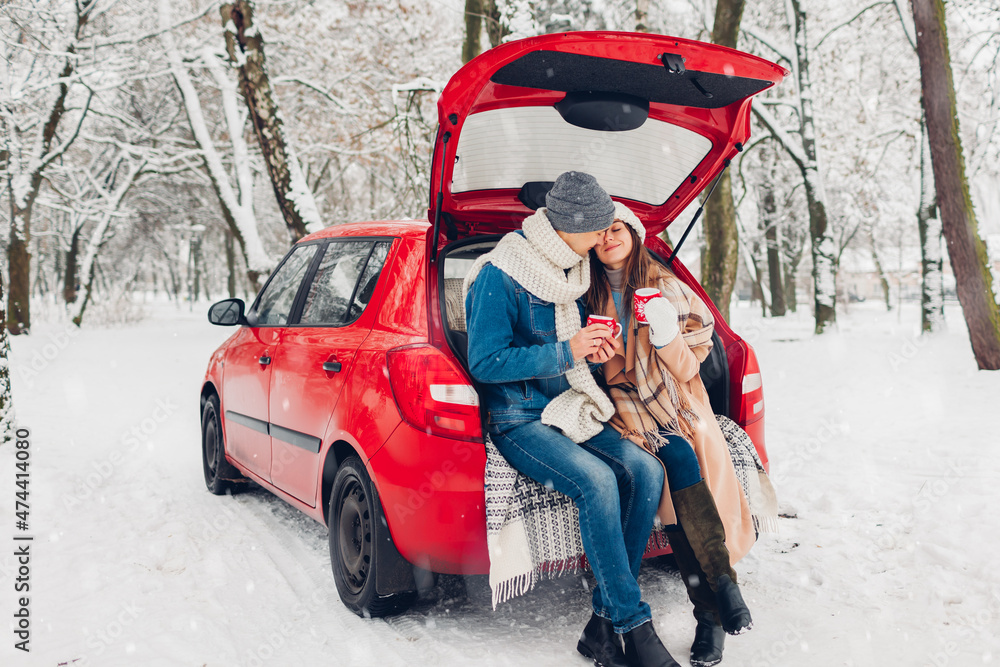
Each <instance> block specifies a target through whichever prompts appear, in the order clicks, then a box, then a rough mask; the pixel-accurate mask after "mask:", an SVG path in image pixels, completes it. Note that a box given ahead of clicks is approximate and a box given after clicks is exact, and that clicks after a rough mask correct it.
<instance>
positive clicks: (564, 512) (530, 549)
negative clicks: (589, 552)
mask: <svg viewBox="0 0 1000 667" xmlns="http://www.w3.org/2000/svg"><path fill="white" fill-rule="evenodd" d="M718 419H719V424H720V426H722V432H723V433H725V434H726V440H727V442H728V443H729V448H730V453H731V455H732V457H733V463H734V464H735V466H736V476H737V477H738V478H739V480H740V482H741V484H742V485H743V490H744V492H745V493H746V495H747V498H748V499H749V500H750V509H751V511H752V512H753V517H754V525H755V526H756V527H757V530H758V532H762V531H767V530H770V531H774V530H776V528H777V500H776V498H775V495H774V488H773V487H772V486H771V483H770V481H769V480H768V479H767V475H766V474H765V473H764V470H763V466H761V465H760V459H759V458H758V457H757V453H756V450H755V449H754V447H753V442H752V441H751V440H750V437H749V436H748V435H747V434H746V432H744V431H743V429H741V428H740V427H739V426H738V425H737V424H736V423H735V422H733V421H731V420H729V419H727V418H726V417H718ZM727 422H728V423H727ZM747 443H749V450H748V445H747ZM485 482H486V484H485V485H486V543H487V547H488V548H489V554H490V588H491V589H492V591H493V608H494V609H496V606H497V605H498V604H500V603H501V602H505V601H507V600H509V599H511V598H513V597H515V596H518V595H524V594H525V593H527V592H528V591H530V590H531V589H532V588H534V586H535V584H537V583H538V582H539V581H541V580H542V579H553V578H555V577H559V576H562V575H566V574H575V573H579V572H582V571H583V570H585V569H587V568H588V567H589V565H588V563H587V556H586V554H585V553H584V550H583V541H582V540H581V539H580V521H579V512H578V510H577V509H576V505H574V504H573V501H572V500H570V498H569V496H566V495H564V494H562V493H560V492H558V491H554V490H552V489H548V488H546V487H545V486H543V485H541V484H539V483H538V482H536V481H534V480H533V479H531V478H530V477H527V476H525V475H522V474H521V473H519V472H518V471H517V470H515V469H514V468H513V467H512V466H511V465H510V464H509V463H507V459H505V458H504V457H503V455H501V454H500V451H499V450H498V449H497V448H496V446H495V445H494V444H493V441H492V440H490V437H489V436H488V435H487V436H486V474H485ZM668 545H669V542H668V541H667V536H666V534H665V533H664V532H663V530H662V529H661V528H660V527H659V526H656V527H654V528H653V530H652V532H651V533H650V536H649V543H648V544H647V545H646V552H647V553H648V552H650V551H658V550H661V549H664V548H666V547H667V546H668Z"/></svg>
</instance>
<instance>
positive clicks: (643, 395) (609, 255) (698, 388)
mask: <svg viewBox="0 0 1000 667" xmlns="http://www.w3.org/2000/svg"><path fill="white" fill-rule="evenodd" d="M645 234H646V230H645V228H644V227H643V226H642V223H641V222H640V221H639V219H638V218H637V217H636V216H635V214H634V213H632V211H630V210H629V209H628V207H626V206H625V205H623V204H621V203H619V202H616V203H615V216H614V223H613V224H612V226H611V228H610V229H609V230H608V231H607V232H606V233H605V237H604V239H603V242H602V243H600V244H598V245H597V246H595V248H594V249H593V250H592V251H591V253H592V260H591V263H590V266H591V285H590V288H589V290H588V293H587V303H588V307H589V308H590V310H591V312H594V313H600V314H603V315H608V316H611V317H614V318H616V319H617V320H618V321H619V322H621V323H622V331H623V335H624V337H625V340H624V343H625V344H624V345H622V346H620V347H619V348H618V349H617V350H616V353H615V356H614V357H612V358H611V359H610V360H608V361H607V362H605V363H604V366H603V371H604V377H605V380H606V381H607V385H608V388H609V394H610V396H611V400H612V402H613V403H614V405H615V416H614V417H613V418H612V420H611V422H610V423H611V425H612V426H613V427H614V428H615V429H617V430H618V431H619V432H620V433H622V434H623V436H626V437H628V438H629V439H631V440H632V441H633V442H635V443H637V444H639V445H642V446H643V447H645V448H646V449H647V450H649V451H650V452H652V453H654V454H655V455H656V456H657V457H658V458H659V459H660V461H661V462H662V463H663V465H664V468H665V469H666V478H667V480H666V483H665V485H664V491H663V496H662V498H661V502H660V507H659V511H658V516H659V518H660V521H661V522H662V523H663V525H664V526H668V528H667V534H668V537H669V539H670V544H671V547H672V548H673V551H674V554H675V556H676V559H677V565H678V568H679V569H680V571H681V576H682V578H683V580H684V583H685V585H686V586H687V589H688V596H689V597H690V598H691V601H692V602H693V603H694V615H695V618H696V619H697V621H698V625H697V629H696V630H695V641H694V643H693V645H692V647H691V664H692V665H715V664H717V663H718V662H720V661H721V660H722V649H723V642H724V639H725V633H729V634H740V633H742V632H746V631H747V630H749V629H750V628H751V627H752V621H751V618H750V612H749V610H748V609H747V607H746V604H745V603H744V602H743V598H742V595H741V594H740V591H739V587H738V586H737V584H736V572H735V571H734V570H733V569H732V566H731V564H732V563H733V562H736V561H737V560H739V559H740V558H742V557H743V556H744V555H745V554H746V553H747V551H749V549H750V547H751V546H752V545H753V542H754V540H755V539H756V534H755V531H754V526H753V519H752V516H751V512H750V506H749V504H748V502H747V499H746V496H745V495H744V493H743V490H742V487H741V486H740V483H739V481H738V480H737V478H736V473H735V470H734V468H733V464H732V461H731V460H730V458H729V449H728V446H727V444H726V440H725V436H723V434H722V431H721V430H720V428H719V425H718V423H717V422H716V420H715V416H714V414H713V412H712V406H711V404H710V402H709V398H708V393H707V392H706V391H705V386H704V384H703V383H702V381H701V377H700V376H699V374H698V372H699V370H700V365H701V362H702V361H704V360H705V358H706V357H707V356H708V353H709V352H710V351H711V349H712V331H713V318H712V313H711V311H710V310H709V309H708V308H707V307H706V306H705V304H704V302H702V300H701V299H700V298H699V297H698V296H697V295H696V294H695V293H694V292H693V291H692V290H691V289H690V288H689V287H688V286H687V285H685V284H684V283H683V282H681V281H680V280H678V279H677V277H676V276H674V275H673V274H672V273H670V271H668V270H667V269H666V268H664V267H663V266H662V265H661V264H659V263H658V262H656V261H655V260H654V259H653V258H652V257H651V256H650V255H649V253H648V252H647V251H646V249H645V247H644V246H643V241H644V239H645ZM642 287H655V288H658V289H659V290H660V293H661V295H662V297H656V298H654V299H652V300H650V301H649V302H647V304H646V307H645V314H646V319H647V321H648V323H649V325H648V326H645V325H641V324H639V323H638V322H636V321H635V317H634V316H633V314H632V302H633V294H634V292H635V290H636V289H639V288H642ZM672 524H677V525H676V526H674V525H672ZM705 584H707V586H706V585H705Z"/></svg>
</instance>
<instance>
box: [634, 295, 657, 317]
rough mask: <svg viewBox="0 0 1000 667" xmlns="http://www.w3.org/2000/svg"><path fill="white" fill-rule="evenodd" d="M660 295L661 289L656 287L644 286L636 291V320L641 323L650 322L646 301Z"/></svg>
mask: <svg viewBox="0 0 1000 667" xmlns="http://www.w3.org/2000/svg"><path fill="white" fill-rule="evenodd" d="M658 296H660V290H658V289H656V288H655V287H643V288H642V289H637V290H636V291H635V299H634V306H635V307H634V310H635V321H636V322H638V323H639V324H649V322H647V321H646V302H647V301H649V300H650V299H655V298H656V297H658Z"/></svg>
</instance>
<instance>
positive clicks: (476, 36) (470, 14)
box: [462, 0, 483, 63]
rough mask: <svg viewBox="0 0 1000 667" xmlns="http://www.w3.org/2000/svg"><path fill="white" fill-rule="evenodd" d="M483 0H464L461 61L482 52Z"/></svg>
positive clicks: (464, 61) (467, 60) (468, 59)
mask: <svg viewBox="0 0 1000 667" xmlns="http://www.w3.org/2000/svg"><path fill="white" fill-rule="evenodd" d="M482 34H483V0H465V41H464V42H462V62H463V63H467V62H469V61H470V60H472V59H473V58H475V57H476V56H478V55H479V54H480V53H482V52H483V47H482V44H481V43H480V40H481V38H482Z"/></svg>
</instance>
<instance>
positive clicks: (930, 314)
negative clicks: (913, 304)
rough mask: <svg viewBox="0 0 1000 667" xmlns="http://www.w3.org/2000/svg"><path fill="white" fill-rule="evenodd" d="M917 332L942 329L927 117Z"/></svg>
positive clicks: (922, 141) (938, 238)
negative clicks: (918, 328)
mask: <svg viewBox="0 0 1000 667" xmlns="http://www.w3.org/2000/svg"><path fill="white" fill-rule="evenodd" d="M917 229H918V231H919V232H920V277H921V281H920V282H921V287H920V330H921V331H925V332H933V331H938V330H939V329H941V328H942V327H943V326H944V257H943V256H942V252H941V235H942V234H943V233H944V230H943V228H942V226H941V217H940V216H939V215H938V206H937V192H936V190H935V188H934V167H933V165H932V164H931V146H930V139H929V138H928V136H927V116H926V115H924V114H921V116H920V205H919V206H918V207H917Z"/></svg>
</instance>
